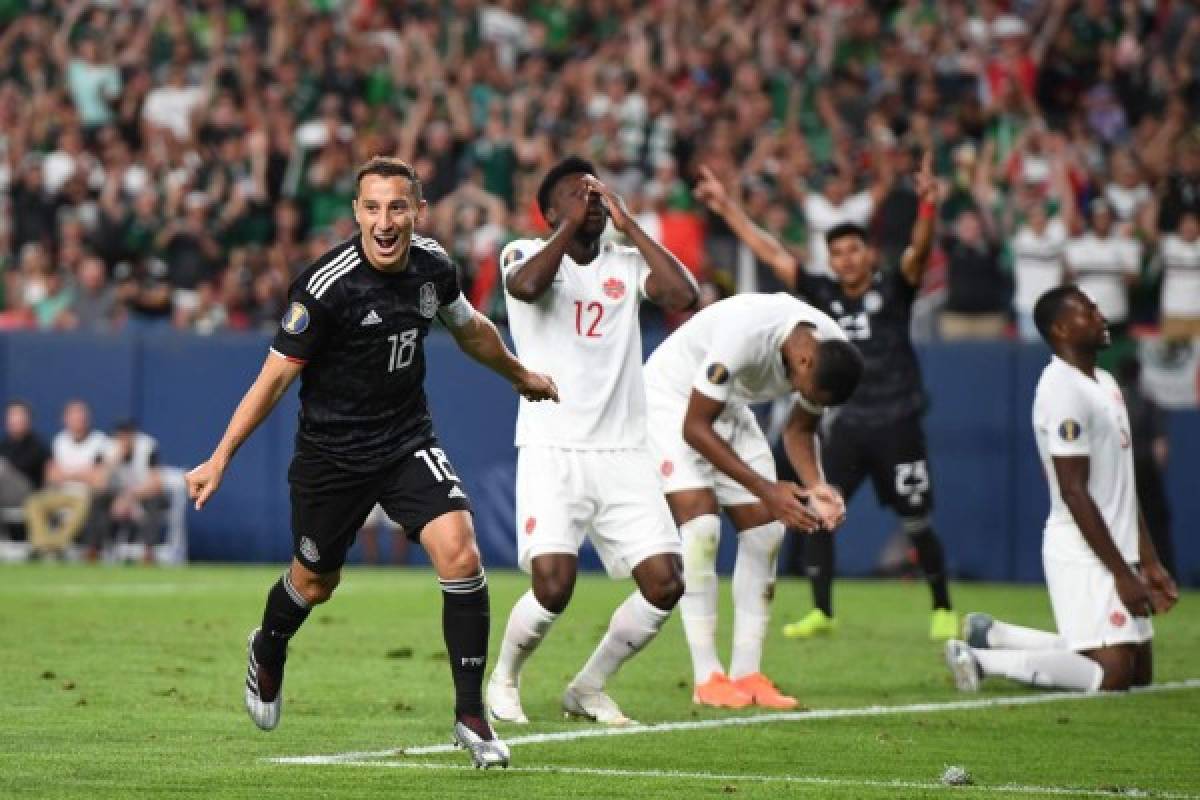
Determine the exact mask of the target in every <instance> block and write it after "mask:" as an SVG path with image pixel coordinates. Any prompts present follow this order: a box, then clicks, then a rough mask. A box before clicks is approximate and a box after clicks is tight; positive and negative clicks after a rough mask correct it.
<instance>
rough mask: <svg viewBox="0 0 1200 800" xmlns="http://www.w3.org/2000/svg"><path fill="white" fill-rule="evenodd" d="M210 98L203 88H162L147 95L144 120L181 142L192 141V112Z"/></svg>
mask: <svg viewBox="0 0 1200 800" xmlns="http://www.w3.org/2000/svg"><path fill="white" fill-rule="evenodd" d="M207 97H208V91H207V90H206V89H205V88H204V87H203V86H160V87H158V88H157V89H151V90H150V91H149V92H148V93H147V94H146V102H145V103H144V104H143V105H142V119H144V120H145V121H146V122H149V123H150V124H151V125H154V126H155V127H158V128H166V129H167V130H169V131H170V132H171V133H173V134H174V135H175V138H176V139H178V140H179V141H181V142H187V141H191V138H192V112H193V111H195V110H196V109H197V108H198V107H199V106H200V105H201V104H202V103H204V102H205V100H206V99H207Z"/></svg>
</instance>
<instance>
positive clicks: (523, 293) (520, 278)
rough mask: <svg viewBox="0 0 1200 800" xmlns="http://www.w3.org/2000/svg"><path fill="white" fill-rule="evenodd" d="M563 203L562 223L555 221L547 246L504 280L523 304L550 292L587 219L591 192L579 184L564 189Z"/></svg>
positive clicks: (512, 293)
mask: <svg viewBox="0 0 1200 800" xmlns="http://www.w3.org/2000/svg"><path fill="white" fill-rule="evenodd" d="M565 191H566V195H565V198H564V199H563V201H562V208H563V214H562V219H559V220H555V221H554V225H555V228H554V233H553V234H552V235H551V236H550V238H549V239H547V240H546V246H545V247H543V248H542V249H541V250H539V251H538V252H536V253H534V254H533V255H532V256H530V257H529V259H528V260H527V261H525V263H523V264H521V265H519V266H516V267H513V269H512V270H510V271H509V273H508V276H507V277H506V278H505V279H504V285H505V287H506V288H507V289H508V293H509V294H511V295H512V296H513V297H515V298H516V299H518V300H520V301H522V302H525V303H534V302H537V300H538V299H539V298H540V297H541V296H542V295H543V294H544V293H545V292H546V290H547V289H549V288H550V284H551V283H553V282H554V276H555V275H556V274H557V273H558V267H559V265H560V264H562V259H563V256H564V255H566V254H567V251H568V249H570V247H571V243H572V242H573V241H574V240H575V236H576V234H577V233H578V232H579V228H580V227H581V226H582V225H583V223H584V221H585V220H586V219H587V214H588V205H589V203H590V202H591V195H592V192H591V190H590V189H588V187H587V186H586V185H585V184H584V183H583V182H582V181H580V182H578V183H576V184H574V185H572V186H571V187H570V188H569V189H566V190H565Z"/></svg>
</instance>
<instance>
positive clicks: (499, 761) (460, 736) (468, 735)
mask: <svg viewBox="0 0 1200 800" xmlns="http://www.w3.org/2000/svg"><path fill="white" fill-rule="evenodd" d="M472 719H475V718H474V717H473V718H472ZM479 722H480V723H481V724H482V726H483V727H484V728H486V729H487V731H488V733H489V734H490V735H491V738H490V739H485V738H483V737H482V736H480V735H479V734H478V733H477V732H476V731H475V730H473V729H472V728H471V726H469V725H467V724H466V723H465V722H463V721H462V720H460V719H458V720H455V721H454V745H455V747H458V748H460V749H463V750H466V751H467V753H469V754H470V756H471V761H472V763H474V764H475V769H481V768H482V769H491V768H492V767H505V768H507V767H508V762H509V759H510V758H511V757H512V756H511V754H510V753H509V751H508V745H506V744H505V743H504V742H502V741H500V738H499V737H498V736H496V733H495V731H493V730H492V729H491V726H490V725H488V724H487V720H485V719H479Z"/></svg>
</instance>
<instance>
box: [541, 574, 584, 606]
mask: <svg viewBox="0 0 1200 800" xmlns="http://www.w3.org/2000/svg"><path fill="white" fill-rule="evenodd" d="M574 592H575V577H574V576H573V575H572V576H570V577H568V576H565V575H545V576H541V577H540V578H535V579H534V581H533V596H534V598H536V599H537V601H538V604H539V605H541V607H542V608H544V609H546V610H547V611H549V612H550V613H551V614H561V613H562V612H563V611H564V610H566V607H567V604H568V603H570V602H571V595H572V594H573V593H574Z"/></svg>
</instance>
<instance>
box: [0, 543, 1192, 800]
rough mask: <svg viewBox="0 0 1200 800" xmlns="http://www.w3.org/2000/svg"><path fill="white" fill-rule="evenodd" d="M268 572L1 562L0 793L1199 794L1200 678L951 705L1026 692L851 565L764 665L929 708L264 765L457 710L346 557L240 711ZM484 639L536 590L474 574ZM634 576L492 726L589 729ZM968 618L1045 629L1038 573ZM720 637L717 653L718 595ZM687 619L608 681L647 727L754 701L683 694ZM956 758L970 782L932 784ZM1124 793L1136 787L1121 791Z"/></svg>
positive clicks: (408, 740) (408, 588)
mask: <svg viewBox="0 0 1200 800" xmlns="http://www.w3.org/2000/svg"><path fill="white" fill-rule="evenodd" d="M278 574H279V569H277V568H271V569H268V568H261V567H224V566H220V567H218V566H200V567H191V568H186V569H179V570H167V569H162V570H143V569H138V568H85V567H82V566H63V565H33V566H9V567H2V568H0V675H2V676H3V683H2V684H0V797H3V798H10V797H39V798H40V797H48V798H57V797H79V798H89V800H93V799H95V798H128V797H135V798H155V797H184V796H186V797H197V798H200V797H203V798H233V797H238V798H243V797H244V798H264V797H269V798H315V797H355V798H375V797H379V798H384V797H387V798H394V797H404V798H410V797H422V798H424V797H429V798H444V797H474V798H486V800H493V798H521V800H533V798H563V797H613V798H617V797H629V798H634V797H637V798H657V797H688V798H702V797H730V796H732V797H740V798H760V797H762V798H766V797H772V798H773V797H839V798H842V797H844V798H875V797H878V798H884V797H888V798H891V797H945V796H947V795H950V794H963V795H969V796H972V797H978V796H986V797H1024V796H1029V797H1045V796H1106V795H1107V796H1130V795H1135V796H1165V797H1192V796H1197V797H1200V687H1194V688H1184V689H1180V690H1176V691H1163V692H1154V693H1144V694H1137V695H1130V696H1104V697H1098V698H1091V699H1056V700H1055V701H1054V702H1048V703H1038V704H1031V705H1015V706H1005V705H997V706H994V707H986V708H972V709H959V710H946V709H943V708H938V706H939V705H940V704H945V703H951V702H955V701H961V700H964V699H979V700H987V699H996V698H1007V697H1015V696H1021V695H1034V694H1037V693H1035V692H1029V691H1026V690H1024V689H1021V688H1019V687H1017V686H1015V685H1012V684H1007V683H1004V682H998V683H989V684H986V685H985V688H984V691H983V692H981V693H980V694H979V695H977V696H964V695H959V694H958V693H957V692H955V690H954V688H953V686H952V685H951V683H950V680H949V676H948V673H947V671H946V669H945V668H944V666H943V664H942V660H941V648H940V646H938V645H936V644H933V643H931V642H929V641H928V640H927V639H926V638H925V636H926V627H927V625H928V607H927V598H928V594H927V592H926V591H925V589H924V587H923V586H921V585H914V584H902V583H873V582H860V581H845V582H842V583H840V584H839V585H838V586H837V588H836V592H837V595H836V600H837V602H838V608H839V616H840V618H841V629H840V630H839V632H838V635H837V636H835V637H833V638H831V639H828V640H822V641H817V642H806V643H798V642H792V641H787V640H785V639H783V638H782V636H781V635H780V634H779V627H780V625H781V624H782V622H784V621H786V620H788V619H791V618H794V617H797V616H799V615H800V614H801V613H802V612H803V611H805V610H807V607H808V587H807V585H806V584H804V583H802V582H797V581H792V580H783V581H781V582H780V585H779V587H778V590H777V593H776V597H777V599H776V604H775V618H774V620H773V622H772V631H771V635H770V637H769V639H768V642H767V647H766V670H767V672H768V673H769V674H770V675H771V676H773V677H774V678H775V679H776V680H777V682H778V683H779V684H781V686H782V687H783V688H785V689H787V690H790V691H791V692H793V693H795V694H796V695H798V696H799V697H800V698H801V700H802V703H803V705H804V706H805V707H806V708H809V709H814V710H819V709H860V708H864V707H868V706H885V707H886V706H897V705H905V704H914V703H922V704H928V706H927V708H928V709H929V710H928V711H927V712H926V713H916V712H907V713H889V714H883V715H878V716H850V717H845V718H834V719H797V720H789V721H777V722H773V723H768V724H754V725H745V726H740V725H739V726H734V725H729V726H720V727H710V728H705V729H699V730H696V729H692V730H677V731H669V732H663V731H656V732H647V733H639V734H635V735H629V736H615V737H594V738H580V739H573V740H565V741H562V740H560V741H552V742H546V743H540V744H535V743H530V744H518V745H515V746H514V747H513V769H510V770H507V771H499V770H493V771H490V772H486V773H485V772H481V771H475V770H470V769H465V768H464V767H465V766H466V764H467V759H466V756H464V755H463V754H462V753H457V752H456V753H431V754H426V755H420V756H412V755H409V756H392V757H378V758H362V759H357V760H356V763H354V764H286V763H276V762H272V761H270V760H268V759H270V758H274V757H287V756H306V755H318V754H345V753H350V752H359V751H365V752H370V751H381V750H388V749H391V748H399V747H411V746H422V745H438V744H445V743H447V742H448V741H449V735H450V721H451V717H450V707H451V702H452V696H451V689H450V677H449V669H448V666H447V664H446V660H445V655H444V650H443V646H442V641H441V625H440V616H441V600H440V596H439V592H438V588H437V584H436V581H435V580H434V579H433V576H432V574H431V573H429V572H426V571H423V570H398V571H391V570H369V569H349V570H347V573H346V576H345V579H344V580H343V583H342V587H341V588H340V589H339V590H338V594H337V596H336V597H335V598H334V599H333V601H332V602H331V603H330V604H328V605H326V606H323V607H321V608H319V609H318V610H317V611H316V612H315V613H314V614H313V616H312V617H311V618H310V620H309V622H308V624H307V625H306V626H305V628H304V629H303V630H302V631H301V632H300V634H298V636H297V638H296V640H295V641H294V644H293V648H292V654H291V658H290V660H289V664H288V676H287V683H286V688H285V707H284V716H283V722H282V724H281V726H280V727H279V729H278V730H276V731H274V732H272V733H269V734H268V733H262V732H260V731H259V730H258V729H256V728H255V727H254V726H253V724H252V723H251V722H250V720H249V719H248V718H247V716H246V714H245V712H244V711H243V710H242V707H241V694H242V678H243V673H244V671H245V655H244V653H245V637H246V633H247V632H248V630H249V629H250V628H251V627H253V626H254V625H255V624H256V621H257V618H258V616H259V614H260V612H261V608H262V602H263V599H264V597H265V594H266V590H267V588H268V587H269V585H270V584H271V582H272V581H273V580H274V579H275V578H276V576H277V575H278ZM490 579H491V587H492V648H493V652H494V651H495V649H496V646H497V644H498V640H499V637H500V635H501V633H502V630H503V626H504V622H505V620H506V618H507V614H508V610H509V609H510V608H511V606H512V603H513V601H514V600H515V599H516V597H517V596H518V595H519V594H520V592H522V591H523V590H524V588H525V586H526V585H527V583H526V579H525V578H524V577H523V576H521V575H519V574H515V573H507V572H502V571H495V572H492V573H491V575H490ZM630 589H631V584H630V583H628V582H625V583H615V582H611V581H608V580H606V579H604V578H603V577H599V576H587V577H584V578H581V580H580V582H579V585H578V587H577V589H576V592H575V598H574V601H573V603H572V606H571V608H570V609H569V610H568V612H567V613H566V614H565V615H564V616H563V618H562V619H560V620H559V622H558V624H557V625H556V627H555V628H554V630H553V631H552V632H551V634H550V636H549V638H548V639H547V640H546V643H545V644H544V645H543V647H542V648H541V650H539V652H538V653H537V654H536V655H535V656H534V657H533V658H532V659H531V661H530V662H529V665H528V667H527V670H526V674H525V676H524V688H523V696H524V701H525V709H526V711H527V712H528V714H529V716H530V718H531V719H532V720H533V724H531V725H530V726H528V727H522V728H519V729H514V728H511V727H509V728H502V729H501V733H502V735H505V736H506V737H514V736H520V735H526V734H532V733H545V732H561V731H578V730H589V729H591V728H593V727H594V726H590V725H587V724H583V723H575V722H567V721H564V720H563V719H562V718H561V716H560V714H559V710H558V698H559V694H560V693H561V691H562V688H563V686H564V685H565V683H566V681H567V680H568V679H569V678H570V677H571V676H572V675H573V674H574V672H575V670H577V669H578V667H579V666H580V665H581V664H582V662H583V661H584V659H586V657H587V655H588V654H589V653H590V651H591V648H592V647H593V645H594V644H595V642H596V641H597V640H598V638H599V637H600V635H601V634H602V632H603V630H604V627H605V625H606V624H607V620H608V616H609V614H610V613H611V611H612V609H613V608H614V607H615V606H616V604H617V603H618V602H619V601H620V599H621V598H622V597H623V596H624V595H625V594H627V593H628V592H629V591H630ZM954 592H955V599H956V602H957V605H958V607H959V608H960V609H963V610H968V609H981V610H988V611H991V612H993V613H994V614H996V615H997V616H1000V617H1003V618H1006V619H1011V620H1013V621H1018V622H1023V623H1026V624H1031V625H1037V626H1042V627H1049V626H1050V624H1051V616H1050V609H1049V603H1048V601H1047V599H1046V596H1045V593H1044V591H1043V590H1042V589H1041V588H1040V587H1036V586H1030V587H1024V586H1022V587H1012V586H994V585H972V584H967V585H958V586H955V587H954ZM723 595H724V596H723V598H722V601H723V606H722V615H723V616H722V621H723V625H722V641H723V642H724V644H723V645H722V653H723V656H724V657H726V658H727V657H728V655H727V653H728V634H729V625H728V622H729V617H730V614H729V607H728V586H727V584H726V585H725V586H724V587H723ZM1197 601H1200V594H1198V593H1195V592H1193V593H1190V594H1186V595H1185V596H1184V597H1183V599H1182V600H1181V602H1180V605H1179V607H1178V608H1177V609H1176V610H1175V611H1174V612H1173V613H1172V614H1171V615H1169V616H1167V617H1165V618H1161V619H1159V620H1156V622H1155V625H1156V627H1157V630H1158V638H1157V639H1156V650H1157V652H1156V657H1157V661H1158V663H1157V674H1156V676H1155V678H1156V681H1157V682H1166V681H1184V680H1188V679H1193V678H1200V615H1197V614H1196V612H1195V608H1196V604H1197ZM690 673H691V670H690V666H689V663H688V656H687V651H686V647H685V645H684V640H683V632H682V630H681V627H680V624H679V622H678V620H677V619H672V620H671V621H670V623H669V624H668V626H667V628H666V629H665V630H664V632H663V634H662V636H660V637H659V639H658V640H657V641H655V642H654V643H653V644H651V645H650V647H649V648H647V650H646V651H644V652H643V653H642V654H641V655H639V656H638V657H637V658H635V659H634V660H633V661H631V662H630V663H629V664H628V665H626V667H625V669H624V670H623V671H622V672H621V673H620V674H618V675H617V677H616V678H615V679H614V681H613V682H612V684H611V685H610V691H611V693H612V694H613V696H614V697H615V698H616V699H617V701H618V702H619V703H620V704H621V706H622V708H623V709H624V710H625V711H626V712H627V713H629V714H630V715H631V716H634V717H636V718H637V719H638V720H640V721H641V722H643V723H646V724H651V723H664V722H679V721H692V720H704V719H712V720H720V719H724V718H730V717H744V716H748V715H752V714H764V715H765V714H769V713H770V712H765V711H762V712H758V711H753V710H749V711H741V712H720V711H716V710H710V709H704V710H701V709H697V708H694V707H693V706H692V705H691V702H690V700H691V680H690V678H691V674H690ZM948 765H959V766H962V767H964V768H966V769H967V770H968V772H969V773H970V775H971V776H972V778H973V781H974V783H973V785H972V786H969V787H943V786H942V785H941V784H940V783H939V778H940V776H941V775H942V773H943V771H944V770H945V768H946V767H947V766H948ZM1134 790H1139V791H1140V792H1142V793H1143V794H1141V795H1136V793H1135V792H1134Z"/></svg>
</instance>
